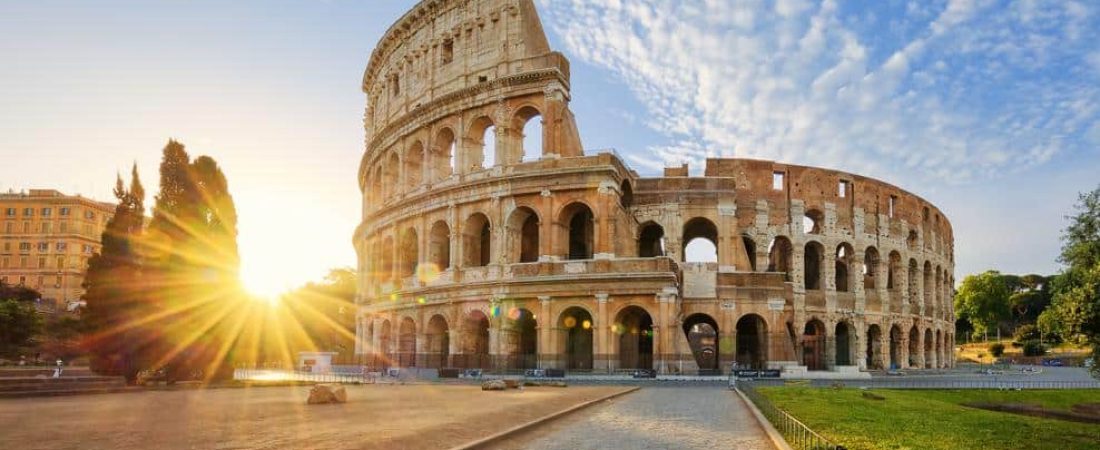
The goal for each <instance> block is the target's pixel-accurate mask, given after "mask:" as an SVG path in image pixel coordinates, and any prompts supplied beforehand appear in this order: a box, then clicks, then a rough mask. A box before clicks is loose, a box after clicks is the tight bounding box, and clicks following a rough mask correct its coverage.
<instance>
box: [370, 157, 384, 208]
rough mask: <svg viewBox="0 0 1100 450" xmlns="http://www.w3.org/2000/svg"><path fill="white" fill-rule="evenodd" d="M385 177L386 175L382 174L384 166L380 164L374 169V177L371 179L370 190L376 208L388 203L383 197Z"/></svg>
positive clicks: (372, 202)
mask: <svg viewBox="0 0 1100 450" xmlns="http://www.w3.org/2000/svg"><path fill="white" fill-rule="evenodd" d="M383 177H384V175H383V172H382V165H381V164H379V165H378V166H377V167H375V168H374V177H372V179H371V188H370V197H371V204H373V205H375V207H378V206H381V205H382V204H383V203H386V199H385V198H384V197H383V196H382V185H383V183H385V180H383Z"/></svg>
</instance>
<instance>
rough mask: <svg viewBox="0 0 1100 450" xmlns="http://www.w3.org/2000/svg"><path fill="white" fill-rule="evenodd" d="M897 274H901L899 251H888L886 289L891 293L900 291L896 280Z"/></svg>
mask: <svg viewBox="0 0 1100 450" xmlns="http://www.w3.org/2000/svg"><path fill="white" fill-rule="evenodd" d="M899 276H901V253H898V251H897V250H894V251H892V252H890V266H889V268H888V269H887V271H886V290H888V291H890V292H891V293H894V292H898V293H900V292H901V288H900V285H899V283H898V282H897V280H898V277H899ZM899 297H900V296H899Z"/></svg>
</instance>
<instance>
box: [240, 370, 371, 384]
mask: <svg viewBox="0 0 1100 450" xmlns="http://www.w3.org/2000/svg"><path fill="white" fill-rule="evenodd" d="M233 379H234V380H238V381H265V382H280V381H297V382H305V383H352V384H355V383H374V382H375V381H376V380H375V378H374V377H373V376H371V375H370V374H367V373H348V372H343V373H310V372H300V371H294V370H279V369H235V370H234V371H233Z"/></svg>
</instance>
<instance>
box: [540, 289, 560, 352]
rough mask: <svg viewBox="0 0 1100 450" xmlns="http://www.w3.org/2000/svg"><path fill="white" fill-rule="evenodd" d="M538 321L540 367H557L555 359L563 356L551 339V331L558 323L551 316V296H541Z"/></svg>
mask: <svg viewBox="0 0 1100 450" xmlns="http://www.w3.org/2000/svg"><path fill="white" fill-rule="evenodd" d="M537 323H538V327H539V330H538V335H539V344H538V347H539V348H538V352H539V368H540V369H545V368H548V367H556V366H555V365H554V364H553V362H552V361H553V360H555V359H558V358H560V357H561V355H560V354H558V352H557V351H555V349H554V342H552V341H551V339H552V337H551V335H550V331H551V330H552V329H553V327H554V324H556V323H557V320H555V318H554V317H551V316H550V297H549V296H540V297H539V320H538V321H537Z"/></svg>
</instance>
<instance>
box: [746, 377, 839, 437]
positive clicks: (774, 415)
mask: <svg viewBox="0 0 1100 450" xmlns="http://www.w3.org/2000/svg"><path fill="white" fill-rule="evenodd" d="M755 383H756V382H755V381H739V382H737V383H736V388H737V390H738V391H741V393H742V394H745V397H747V398H748V399H749V401H751V402H752V403H753V404H754V405H756V408H757V409H759V410H760V412H761V413H762V414H764V417H767V418H768V422H771V423H772V425H773V426H775V429H776V430H777V431H779V434H781V435H783V439H785V440H786V441H787V444H789V445H790V446H791V448H794V449H796V450H844V447H843V446H840V445H837V444H835V443H833V442H832V441H830V440H828V439H826V438H825V437H823V436H821V435H820V434H817V432H815V431H814V430H811V429H810V427H807V426H806V424H804V423H802V422H801V421H799V420H798V419H796V418H795V417H794V416H792V415H790V414H788V413H787V412H786V411H783V410H782V409H779V407H777V406H775V405H774V404H773V403H772V402H771V401H770V400H768V399H767V398H766V397H764V396H763V395H762V394H760V393H759V392H757V391H756V386H755Z"/></svg>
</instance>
